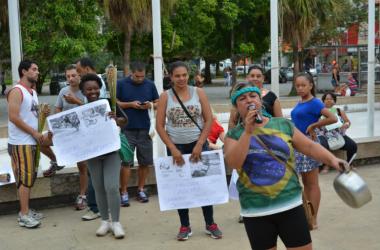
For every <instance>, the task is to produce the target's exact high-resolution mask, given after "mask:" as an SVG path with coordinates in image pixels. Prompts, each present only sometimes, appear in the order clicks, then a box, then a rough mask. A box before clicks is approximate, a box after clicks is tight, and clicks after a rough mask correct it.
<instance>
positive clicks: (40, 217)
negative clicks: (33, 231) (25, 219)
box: [29, 208, 45, 220]
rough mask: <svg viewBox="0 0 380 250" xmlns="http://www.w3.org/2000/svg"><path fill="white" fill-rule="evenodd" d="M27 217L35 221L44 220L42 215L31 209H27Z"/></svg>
mask: <svg viewBox="0 0 380 250" xmlns="http://www.w3.org/2000/svg"><path fill="white" fill-rule="evenodd" d="M29 215H31V216H32V217H33V219H36V220H42V219H43V218H45V216H44V214H43V213H39V212H37V211H36V210H34V209H32V208H30V209H29Z"/></svg>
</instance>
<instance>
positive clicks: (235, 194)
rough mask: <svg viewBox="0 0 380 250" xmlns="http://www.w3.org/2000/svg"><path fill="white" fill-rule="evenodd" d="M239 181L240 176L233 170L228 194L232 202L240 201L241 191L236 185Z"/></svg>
mask: <svg viewBox="0 0 380 250" xmlns="http://www.w3.org/2000/svg"><path fill="white" fill-rule="evenodd" d="M238 179H239V174H238V172H237V171H236V169H234V170H232V174H231V180H230V186H229V187H228V192H229V194H230V199H231V200H236V201H238V200H239V191H238V190H237V187H236V183H237V181H238Z"/></svg>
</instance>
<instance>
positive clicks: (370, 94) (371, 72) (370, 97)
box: [367, 0, 375, 137]
mask: <svg viewBox="0 0 380 250" xmlns="http://www.w3.org/2000/svg"><path fill="white" fill-rule="evenodd" d="M367 34H368V73H367V74H368V75H367V79H368V88H367V102H368V104H367V106H368V111H367V116H368V119H367V120H368V127H367V128H368V129H367V135H368V136H369V137H373V136H374V115H375V0H368V32H367Z"/></svg>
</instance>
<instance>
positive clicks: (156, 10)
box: [152, 0, 166, 157]
mask: <svg viewBox="0 0 380 250" xmlns="http://www.w3.org/2000/svg"><path fill="white" fill-rule="evenodd" d="M152 16H153V25H152V26H153V59H154V83H155V84H156V88H157V91H158V93H159V94H161V93H162V91H163V84H162V80H163V74H162V64H163V60H162V43H161V6H160V0H152ZM153 149H154V152H153V156H154V157H160V156H166V150H165V145H164V143H163V142H162V141H161V139H160V137H159V135H158V134H157V135H156V136H155V137H154V139H153Z"/></svg>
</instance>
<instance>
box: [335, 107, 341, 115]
mask: <svg viewBox="0 0 380 250" xmlns="http://www.w3.org/2000/svg"><path fill="white" fill-rule="evenodd" d="M336 111H337V113H338V115H339V116H342V115H341V112H340V108H336Z"/></svg>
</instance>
